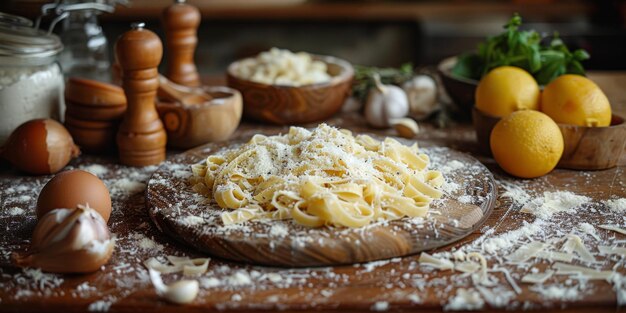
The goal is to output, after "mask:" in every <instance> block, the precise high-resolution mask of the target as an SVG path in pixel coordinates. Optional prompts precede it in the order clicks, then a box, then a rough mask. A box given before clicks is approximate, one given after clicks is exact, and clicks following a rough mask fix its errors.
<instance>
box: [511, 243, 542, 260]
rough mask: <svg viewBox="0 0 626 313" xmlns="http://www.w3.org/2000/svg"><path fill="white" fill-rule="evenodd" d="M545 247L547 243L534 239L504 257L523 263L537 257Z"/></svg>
mask: <svg viewBox="0 0 626 313" xmlns="http://www.w3.org/2000/svg"><path fill="white" fill-rule="evenodd" d="M545 247H546V244H545V243H543V242H539V241H533V242H530V243H527V244H525V245H523V246H521V247H519V248H518V249H517V250H515V251H514V252H513V253H511V254H509V255H507V256H505V257H504V258H505V259H507V260H508V261H511V262H514V263H521V262H524V261H527V260H529V259H531V258H533V257H535V256H536V255H537V253H539V252H541V251H542V250H543V249H544V248H545Z"/></svg>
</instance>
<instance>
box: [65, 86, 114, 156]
mask: <svg viewBox="0 0 626 313" xmlns="http://www.w3.org/2000/svg"><path fill="white" fill-rule="evenodd" d="M65 103H66V111H65V127H67V130H68V131H69V132H70V134H72V137H73V138H74V142H75V143H76V144H77V145H79V146H80V148H81V150H82V151H85V152H89V153H103V152H110V151H113V150H115V136H116V134H117V128H118V126H119V123H120V122H121V120H122V117H123V115H124V112H126V96H125V95H124V90H123V89H122V88H120V87H118V86H115V85H111V84H107V83H102V82H98V81H94V80H88V79H82V78H70V79H69V81H68V83H67V86H66V87H65Z"/></svg>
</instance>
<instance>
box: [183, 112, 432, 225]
mask: <svg viewBox="0 0 626 313" xmlns="http://www.w3.org/2000/svg"><path fill="white" fill-rule="evenodd" d="M428 163H429V159H428V157H427V156H426V155H425V154H421V153H419V150H418V147H417V144H414V145H413V146H410V147H409V146H406V145H403V144H401V143H399V142H398V141H396V140H394V139H391V138H387V139H385V140H384V141H378V140H376V139H374V138H372V137H370V136H367V135H358V136H356V137H355V136H352V134H351V133H350V132H349V131H347V130H339V129H337V128H333V127H330V126H328V125H326V124H321V125H319V126H318V127H317V128H315V129H313V130H312V131H309V130H306V129H304V128H300V127H291V128H290V130H289V133H287V134H285V135H278V136H263V135H255V136H254V137H252V139H251V140H250V141H249V142H248V143H246V144H244V145H242V146H240V147H238V148H235V149H231V150H226V151H222V152H220V153H218V154H215V155H211V156H209V157H208V158H207V159H206V162H203V163H201V164H196V165H193V166H192V170H193V176H192V178H191V180H192V184H193V188H194V190H195V191H197V192H199V193H201V194H203V195H205V196H207V197H209V198H210V199H212V200H214V201H215V202H216V203H217V205H219V206H220V207H221V208H224V209H228V210H227V211H225V212H224V213H222V215H221V217H222V221H223V222H224V224H225V225H228V224H234V223H241V222H244V221H247V220H251V219H266V218H267V219H293V220H295V222H297V223H299V224H302V225H306V226H310V227H318V226H323V225H333V226H346V227H361V226H365V225H368V224H370V223H371V222H372V221H377V220H380V219H382V220H394V219H399V218H402V217H405V216H409V217H417V216H425V215H426V213H427V212H428V208H429V204H430V202H431V201H432V200H433V199H435V198H439V197H441V195H442V192H441V191H440V190H439V189H438V188H439V187H440V186H441V185H442V183H443V177H442V175H441V173H440V172H438V171H434V170H429V169H428Z"/></svg>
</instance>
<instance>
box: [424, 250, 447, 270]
mask: <svg viewBox="0 0 626 313" xmlns="http://www.w3.org/2000/svg"><path fill="white" fill-rule="evenodd" d="M419 262H420V264H423V265H427V266H431V267H434V268H436V269H439V270H454V263H452V261H450V260H448V259H439V258H436V257H433V256H432V255H430V254H428V253H425V252H422V254H420V258H419Z"/></svg>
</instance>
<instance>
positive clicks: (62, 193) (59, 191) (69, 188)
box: [37, 170, 111, 222]
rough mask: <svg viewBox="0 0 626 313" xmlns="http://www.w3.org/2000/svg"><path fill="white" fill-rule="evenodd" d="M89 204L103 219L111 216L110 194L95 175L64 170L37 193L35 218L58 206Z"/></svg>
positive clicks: (67, 206) (69, 206) (68, 206)
mask: <svg viewBox="0 0 626 313" xmlns="http://www.w3.org/2000/svg"><path fill="white" fill-rule="evenodd" d="M78 205H89V207H91V208H92V209H94V210H96V211H97V212H98V213H100V215H102V218H103V219H104V221H106V222H108V221H109V216H111V196H110V195H109V190H108V189H107V187H106V186H105V185H104V183H103V182H102V181H101V180H100V179H99V178H98V177H96V176H95V175H93V174H91V173H89V172H85V171H81V170H71V171H65V172H61V173H59V174H57V175H56V176H54V177H53V178H52V179H51V180H50V181H49V182H48V183H47V184H46V185H45V186H44V187H43V189H41V192H40V193H39V198H38V199H37V218H38V219H39V218H41V217H42V216H44V215H45V214H46V213H48V212H50V211H52V210H54V209H60V208H76V207H77V206H78Z"/></svg>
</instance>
